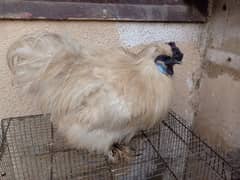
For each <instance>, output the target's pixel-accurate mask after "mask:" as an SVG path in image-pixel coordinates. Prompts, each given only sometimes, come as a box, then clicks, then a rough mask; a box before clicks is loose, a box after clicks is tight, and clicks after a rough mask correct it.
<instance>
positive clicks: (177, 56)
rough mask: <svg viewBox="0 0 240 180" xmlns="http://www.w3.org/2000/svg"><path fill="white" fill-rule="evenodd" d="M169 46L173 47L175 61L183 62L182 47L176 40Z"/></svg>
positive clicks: (176, 62) (177, 62)
mask: <svg viewBox="0 0 240 180" xmlns="http://www.w3.org/2000/svg"><path fill="white" fill-rule="evenodd" d="M168 44H169V46H170V47H171V49H172V53H173V56H172V59H173V61H174V62H175V64H181V62H182V59H183V53H182V52H181V51H180V49H179V48H178V47H177V46H176V44H175V42H169V43H168Z"/></svg>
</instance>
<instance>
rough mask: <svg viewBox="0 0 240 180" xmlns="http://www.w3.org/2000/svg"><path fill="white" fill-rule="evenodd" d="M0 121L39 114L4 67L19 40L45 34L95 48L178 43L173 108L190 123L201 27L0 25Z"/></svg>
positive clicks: (69, 24) (4, 22)
mask: <svg viewBox="0 0 240 180" xmlns="http://www.w3.org/2000/svg"><path fill="white" fill-rule="evenodd" d="M0 27H1V33H0V49H1V51H0V79H1V84H0V97H1V98H0V118H5V117H11V116H19V115H30V114H36V113H40V111H39V110H38V109H37V108H36V107H35V105H34V103H32V102H31V100H30V99H29V98H28V97H19V96H18V95H17V91H16V89H15V88H13V87H12V85H11V75H10V72H9V70H8V68H7V66H6V58H5V57H6V52H7V49H8V47H9V46H10V44H11V43H12V42H14V41H15V40H16V39H17V38H19V37H20V36H22V35H24V34H27V33H32V32H35V31H42V30H47V31H51V32H58V33H62V34H65V35H69V36H71V37H73V38H75V39H78V40H79V41H81V43H82V44H86V45H88V44H94V45H96V47H98V46H102V47H110V46H119V45H121V46H134V45H137V44H140V43H150V42H152V41H164V42H167V41H177V42H178V45H179V46H180V47H181V49H182V50H183V52H184V63H183V65H181V66H178V67H176V73H175V74H176V75H175V77H174V79H175V82H176V83H175V84H176V96H175V97H176V98H174V99H173V108H174V110H176V111H177V112H179V113H180V114H181V115H182V116H184V117H185V118H187V119H188V120H190V121H192V120H193V115H194V111H195V110H194V108H195V106H193V104H194V103H195V102H194V101H195V98H194V96H195V94H196V93H195V91H194V88H195V87H194V86H195V85H194V84H195V82H194V81H195V79H196V77H195V76H196V71H199V67H200V55H199V46H200V42H201V41H200V39H201V36H202V29H203V27H204V25H199V24H169V25H167V24H162V23H113V22H79V21H71V22H65V21H63V22H54V21H50V22H48V21H0Z"/></svg>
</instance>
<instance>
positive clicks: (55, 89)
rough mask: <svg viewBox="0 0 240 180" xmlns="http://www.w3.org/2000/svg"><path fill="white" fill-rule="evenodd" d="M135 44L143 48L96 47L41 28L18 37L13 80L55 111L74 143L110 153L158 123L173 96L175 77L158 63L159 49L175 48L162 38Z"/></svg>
mask: <svg viewBox="0 0 240 180" xmlns="http://www.w3.org/2000/svg"><path fill="white" fill-rule="evenodd" d="M135 48H136V49H141V50H140V51H138V52H136V53H134V51H133V49H123V48H121V47H119V48H110V49H98V50H96V49H93V48H91V47H84V46H82V45H80V44H79V43H78V42H76V41H73V40H69V39H67V38H65V37H63V36H60V35H58V34H53V33H38V34H31V35H27V36H24V37H22V38H21V39H19V40H18V41H17V42H15V43H14V44H13V45H12V46H11V47H10V48H9V51H8V54H7V62H8V66H9V68H10V70H11V72H12V73H13V77H14V82H15V84H17V85H19V86H21V88H22V90H23V92H24V93H27V94H31V95H33V96H34V97H35V98H36V99H37V100H38V101H39V104H40V106H41V109H42V110H43V112H45V113H51V119H52V121H53V122H54V123H55V124H56V125H57V127H58V130H59V132H60V133H62V134H63V135H64V136H65V137H66V138H67V140H68V142H69V143H70V144H71V145H72V146H74V147H75V148H87V149H88V150H96V151H99V152H102V153H105V154H108V155H109V154H111V153H113V151H112V149H113V144H115V143H123V144H127V143H128V142H129V141H130V140H131V138H132V137H133V136H134V135H135V133H136V132H137V131H139V130H142V129H146V128H149V127H152V126H153V125H154V124H156V123H157V122H158V121H159V120H160V118H161V116H163V115H164V114H165V113H166V112H167V110H168V107H169V103H170V99H171V96H172V80H171V78H170V77H169V76H166V75H164V74H162V73H160V72H159V71H158V69H157V67H156V65H155V63H154V59H155V58H156V57H157V56H158V55H159V54H164V55H169V56H171V55H172V52H171V48H170V47H169V46H168V45H166V44H164V43H153V44H149V45H142V46H139V47H135ZM123 149H124V148H123ZM123 149H121V150H123ZM110 156H112V157H113V156H114V155H113V154H111V155H110ZM113 158H114V157H113Z"/></svg>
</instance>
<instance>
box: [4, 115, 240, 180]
mask: <svg viewBox="0 0 240 180" xmlns="http://www.w3.org/2000/svg"><path fill="white" fill-rule="evenodd" d="M1 134H2V135H1V146H0V148H1V149H0V179H1V180H82V179H89V180H91V179H93V180H95V179H96V180H101V179H104V180H108V179H110V180H115V179H117V180H145V179H149V180H172V179H173V180H175V179H177V180H221V179H224V180H225V179H226V180H231V179H234V180H237V179H240V178H239V177H240V176H239V172H238V171H237V170H236V169H234V168H233V167H231V165H229V164H228V162H226V161H225V160H224V159H223V158H222V157H221V156H220V155H219V154H218V153H216V152H215V151H214V150H213V149H212V148H210V147H209V146H208V145H207V144H206V143H204V142H203V141H202V140H201V139H200V138H199V137H198V136H196V135H195V134H194V133H193V131H192V130H191V128H190V126H188V125H186V122H185V121H184V120H183V119H181V118H180V117H179V116H177V115H176V114H175V113H174V112H170V113H169V115H168V118H167V119H166V120H164V121H162V123H161V124H160V125H159V126H156V127H155V128H153V129H150V130H147V131H142V132H140V133H139V134H138V135H137V136H136V137H135V138H134V139H133V140H132V142H131V146H132V147H133V148H134V149H135V150H136V157H134V158H133V159H132V160H131V161H129V162H125V163H122V164H111V163H110V162H108V160H107V158H106V157H105V156H103V155H101V154H97V153H89V152H88V151H86V150H75V149H70V148H69V147H68V146H67V145H66V143H64V138H63V137H61V136H60V135H59V134H58V133H57V132H56V129H55V128H54V127H53V125H52V124H51V123H50V121H49V116H44V115H34V116H25V117H16V118H9V119H4V120H2V122H1Z"/></svg>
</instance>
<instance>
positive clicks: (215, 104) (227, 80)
mask: <svg viewBox="0 0 240 180" xmlns="http://www.w3.org/2000/svg"><path fill="white" fill-rule="evenodd" d="M224 5H225V6H226V10H224V8H223V6H224ZM239 9H240V2H239V1H236V0H229V1H224V0H217V1H215V3H214V9H213V17H211V19H210V21H209V23H208V29H207V35H208V36H206V38H207V39H208V40H207V43H206V44H207V46H206V47H207V49H206V54H205V57H204V66H203V77H202V80H201V86H200V101H199V102H200V108H199V112H198V115H197V118H196V119H195V127H196V129H197V130H198V132H199V133H200V134H201V136H202V137H204V138H206V139H207V140H208V141H209V142H210V143H211V144H213V145H219V146H222V147H224V148H225V149H227V150H237V149H239V148H240V21H239V19H240V13H239Z"/></svg>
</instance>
